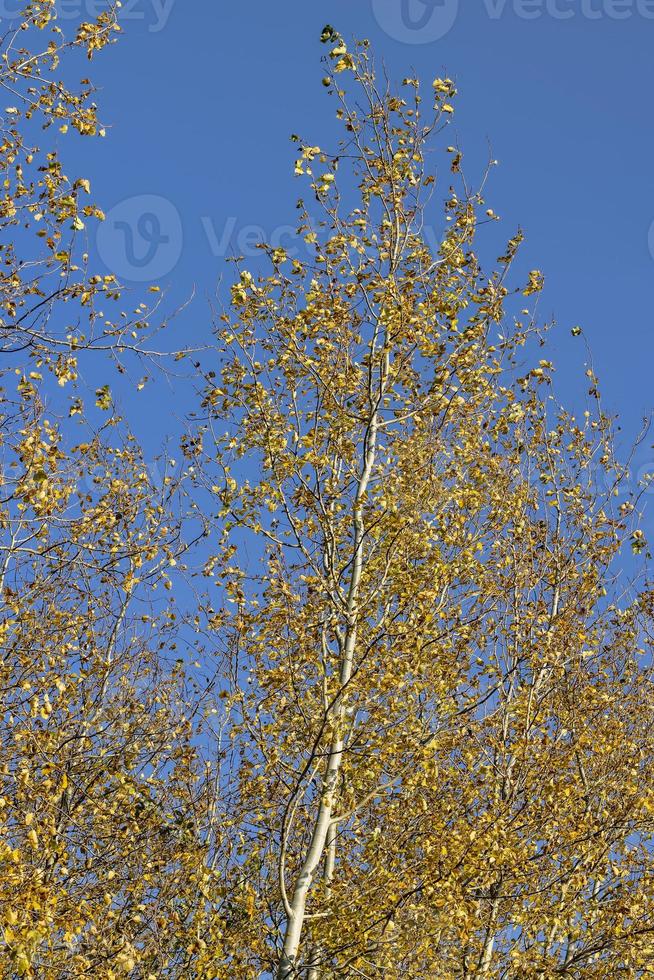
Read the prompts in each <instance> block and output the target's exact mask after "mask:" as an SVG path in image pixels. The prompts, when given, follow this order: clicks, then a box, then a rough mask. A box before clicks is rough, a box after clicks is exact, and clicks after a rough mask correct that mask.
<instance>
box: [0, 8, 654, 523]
mask: <svg viewBox="0 0 654 980" xmlns="http://www.w3.org/2000/svg"><path fill="white" fill-rule="evenodd" d="M61 2H62V15H64V14H65V13H66V11H70V12H74V11H76V10H82V11H85V10H86V11H87V12H90V13H92V11H93V7H94V0H61ZM12 3H14V4H15V5H17V4H18V0H0V4H2V5H4V8H5V10H7V9H10V8H11V4H12ZM325 22H329V23H331V24H333V25H334V26H335V27H336V28H337V29H338V30H339V31H340V32H341V33H342V34H343V35H344V36H345V37H346V39H349V38H352V37H368V38H369V39H370V40H371V42H372V45H373V48H374V50H375V52H376V55H377V57H378V59H380V60H383V61H384V62H385V64H386V67H387V69H388V72H389V74H390V75H391V77H393V78H396V79H398V80H399V79H401V78H402V77H403V76H404V75H406V74H407V73H408V72H410V71H412V70H415V71H416V72H417V74H418V76H419V77H421V78H422V79H423V80H424V82H425V83H427V84H429V83H430V82H431V80H432V78H434V76H435V75H440V74H443V73H444V72H445V73H447V74H449V75H450V77H452V78H454V79H456V82H457V86H458V89H459V96H458V100H457V113H456V116H455V119H454V122H453V124H452V133H451V135H448V136H447V142H451V141H454V139H457V140H458V141H459V142H460V144H461V146H462V148H463V150H464V152H465V168H466V175H467V177H468V178H469V179H470V180H471V181H472V182H474V180H475V179H476V178H477V177H478V176H479V175H480V174H481V172H482V169H483V166H484V163H485V161H486V159H487V156H488V144H489V142H490V145H491V146H492V152H493V156H494V157H496V158H497V159H498V160H499V162H500V166H499V167H498V168H496V169H495V170H494V171H493V175H492V180H491V183H490V187H489V191H488V194H487V201H488V204H489V206H492V207H493V208H494V209H495V211H496V212H497V213H498V214H500V215H501V216H502V218H503V222H502V225H501V226H500V227H501V229H502V232H503V234H504V235H505V236H506V238H508V237H510V235H511V234H513V232H514V230H515V228H516V226H517V225H518V224H520V225H521V226H522V227H523V229H524V231H525V233H526V243H525V246H524V261H525V263H526V268H528V269H529V268H540V269H542V271H543V272H544V273H545V276H546V291H545V293H544V295H543V297H542V299H541V304H540V311H541V314H542V317H543V319H546V320H549V319H554V320H556V322H557V327H556V329H555V330H554V331H553V333H552V334H551V335H550V346H551V354H548V356H551V358H552V359H553V360H554V361H555V363H556V365H557V367H558V390H557V394H559V395H560V396H561V397H562V398H563V399H564V400H566V401H567V402H569V403H572V404H574V405H575V406H576V405H578V404H579V401H578V398H577V397H576V394H575V392H578V391H579V390H581V391H582V393H583V383H584V378H583V362H584V357H585V350H584V346H583V342H580V341H579V340H575V339H574V338H572V337H571V334H570V328H571V327H572V326H575V325H577V324H579V325H581V326H582V327H583V329H584V333H585V335H586V337H587V339H588V341H589V344H590V346H591V348H592V351H593V355H594V362H595V369H596V371H597V373H598V374H599V376H600V379H601V387H602V391H603V396H604V407H605V409H606V410H609V411H611V412H613V411H619V412H620V414H621V415H622V418H623V421H624V431H625V434H626V435H625V442H624V445H625V446H626V444H627V435H629V436H631V435H633V434H634V433H635V432H636V431H637V429H638V428H639V423H640V420H641V419H642V417H643V416H644V415H646V414H648V413H649V412H650V411H651V410H652V408H653V407H654V404H653V403H654V398H653V396H652V385H651V383H650V374H651V371H652V363H653V357H652V355H653V353H654V336H653V333H652V312H651V305H652V302H651V297H652V291H653V289H652V287H653V286H654V258H653V255H652V252H654V230H653V231H652V232H651V235H650V227H651V226H652V222H654V127H652V124H651V108H650V102H651V98H650V96H649V95H648V93H651V92H652V91H654V59H653V58H652V49H653V46H654V0H475V2H474V3H473V2H472V0H459V2H458V3H457V0H424V2H423V0H349V2H345V0H336V2H332V3H330V4H317V3H307V2H306V0H290V2H289V0H285V2H281V3H276V4H273V3H270V2H263V0H250V2H240V3H232V4H227V3H223V2H219V0H212V2H210V0H125V3H124V6H123V13H122V26H123V36H122V38H121V40H120V41H119V43H118V45H116V46H115V47H114V48H113V49H112V50H109V51H108V52H104V53H103V54H102V55H101V56H100V57H99V58H97V59H96V60H95V61H94V63H93V68H92V71H93V77H94V80H96V82H97V83H98V84H99V86H100V87H101V89H102V91H101V93H100V95H99V102H100V104H101V107H102V117H103V119H104V121H105V122H106V123H107V125H108V135H107V139H106V140H105V141H102V142H101V143H100V142H99V141H97V142H94V143H92V142H91V141H78V142H77V144H76V146H75V149H74V153H75V154H76V155H77V157H76V160H75V162H76V164H77V163H78V164H79V171H80V173H82V172H83V173H84V174H85V175H87V176H90V177H91V178H92V181H93V186H94V198H95V199H96V200H97V201H98V203H100V204H101V205H102V206H103V207H104V209H105V211H107V212H108V213H109V214H110V217H111V218H112V224H111V225H110V226H109V225H108V226H107V228H105V229H103V232H102V236H104V237H101V238H100V240H98V243H97V245H98V248H99V254H100V257H101V259H102V260H103V261H104V262H105V264H107V265H108V266H110V267H112V269H113V270H114V271H116V272H118V274H119V275H122V276H123V277H127V278H129V277H130V276H131V277H132V278H135V279H140V280H141V281H142V282H145V283H147V282H149V281H150V280H152V279H155V280H156V281H157V282H160V283H161V284H162V285H168V286H169V288H170V293H169V298H170V301H171V303H173V302H174V301H176V300H179V299H182V298H184V297H185V296H187V295H188V294H189V293H190V292H191V289H192V288H193V287H195V289H196V291H197V298H196V299H195V301H194V303H193V304H192V306H191V307H190V308H189V309H187V310H186V311H185V313H184V314H183V315H182V317H180V320H179V322H178V325H177V328H176V329H177V330H178V331H183V333H184V339H185V340H186V339H188V340H189V341H190V342H196V341H197V342H199V343H202V342H206V341H207V339H208V337H209V317H208V310H207V305H206V302H205V299H206V297H208V296H210V295H211V294H213V293H214V291H215V288H216V284H217V282H218V279H219V277H220V276H221V275H222V276H224V277H225V279H226V280H227V281H229V276H230V275H231V269H230V267H229V266H225V262H224V255H225V254H228V253H229V252H230V251H236V252H239V253H243V252H246V253H247V251H248V249H251V247H252V243H253V240H255V239H256V237H257V228H259V229H262V231H263V233H265V234H266V235H267V236H269V237H270V236H273V235H275V234H276V235H278V236H279V237H280V239H282V240H283V238H284V236H285V235H286V234H287V226H289V225H291V224H292V223H293V221H294V220H295V213H296V212H295V203H296V200H297V197H298V196H299V194H300V193H301V190H300V186H299V185H298V183H297V182H296V180H295V179H294V178H293V176H292V163H293V159H294V146H293V144H292V143H291V142H290V141H289V136H290V134H291V133H293V132H295V133H299V134H301V135H302V136H303V137H305V138H306V139H307V140H309V141H311V142H312V143H313V142H317V143H321V144H322V145H329V142H330V136H331V135H332V134H334V133H335V129H334V122H333V105H332V103H331V101H330V100H329V98H328V97H327V95H326V93H325V90H324V89H323V88H322V86H321V84H320V79H321V77H322V75H323V74H324V71H323V69H322V67H321V65H320V57H321V55H322V53H323V51H324V49H323V48H322V46H321V45H320V43H319V35H320V31H321V29H322V27H323V25H324V24H325ZM69 152H70V151H69ZM113 209H115V210H113ZM434 223H435V226H436V227H440V215H439V214H438V213H437V211H436V209H435V213H434ZM112 229H113V231H112ZM648 236H649V238H648ZM649 239H651V243H652V244H651V249H650V244H649ZM130 241H131V243H132V246H133V255H134V256H135V257H136V258H135V260H134V261H132V259H131V258H130V253H129V252H127V251H126V248H128V247H129V243H130ZM497 254H499V253H497ZM135 288H136V289H137V295H138V292H139V291H140V290H142V286H139V285H138V283H135ZM222 288H226V287H225V286H223V287H222ZM178 336H179V334H178ZM171 397H172V396H171V391H170V389H165V390H164V389H162V390H160V391H158V390H157V389H155V388H151V389H149V394H148V396H147V398H148V400H147V401H143V402H142V403H141V404H142V406H143V411H142V413H141V415H140V418H139V424H140V425H141V427H142V430H143V432H145V434H146V436H148V434H150V435H152V436H153V437H155V438H156V437H157V436H158V435H159V434H160V433H161V431H162V422H161V420H162V414H161V407H162V406H161V405H160V404H159V402H160V401H161V400H163V399H166V400H167V403H168V401H169V400H170V399H171ZM181 410H182V409H181V406H180V411H181ZM652 443H654V434H652V436H651V437H650V438H648V439H647V441H646V443H645V445H644V446H643V447H641V449H640V450H639V451H638V452H637V454H636V458H635V470H636V471H637V472H645V471H647V470H648V468H649V469H652V470H654V449H652V448H651V445H652ZM650 499H651V500H652V503H654V497H651V498H650ZM652 520H653V518H652V516H651V515H650V516H649V520H647V519H646V523H648V524H649V523H650V522H651V521H652Z"/></svg>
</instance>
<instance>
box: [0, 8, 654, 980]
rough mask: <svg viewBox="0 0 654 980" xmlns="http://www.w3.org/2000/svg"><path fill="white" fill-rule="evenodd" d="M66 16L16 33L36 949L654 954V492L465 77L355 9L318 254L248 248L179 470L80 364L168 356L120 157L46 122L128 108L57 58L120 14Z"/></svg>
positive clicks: (122, 971) (14, 534)
mask: <svg viewBox="0 0 654 980" xmlns="http://www.w3.org/2000/svg"><path fill="white" fill-rule="evenodd" d="M53 14H54V0H48V2H41V3H35V4H31V5H29V6H28V7H27V8H26V10H25V13H24V24H23V25H21V27H20V28H19V29H18V30H16V31H15V32H13V33H9V34H7V35H6V36H5V38H4V41H3V61H2V66H1V68H0V71H1V72H2V75H3V81H4V83H5V89H10V90H11V91H12V93H13V95H14V99H15V103H16V104H15V106H13V107H11V109H8V110H5V112H6V113H8V115H7V116H6V118H5V121H4V124H3V142H2V146H1V150H0V152H1V153H2V163H3V171H4V173H5V185H4V187H5V196H4V199H3V203H2V211H1V212H0V221H1V222H2V225H3V230H7V232H8V233H9V236H8V237H9V241H10V242H11V244H7V245H3V246H2V250H3V251H2V258H3V266H2V268H3V271H2V274H1V275H2V278H1V279H0V303H1V305H2V311H3V313H2V320H1V321H0V329H1V337H0V342H1V343H2V347H3V353H2V357H3V358H4V363H3V369H4V376H3V380H4V388H3V390H2V414H3V425H2V429H1V433H2V435H1V437H2V500H1V502H0V522H1V524H2V545H1V548H0V567H1V569H2V590H3V591H2V599H3V611H2V616H1V618H0V636H1V637H2V660H1V661H0V685H1V689H2V697H3V712H4V715H3V725H2V728H1V729H0V781H1V786H0V925H1V926H2V928H3V930H4V933H3V945H2V947H1V948H0V964H1V966H2V973H1V975H2V976H6V977H8V978H9V977H14V976H21V977H28V978H38V977H41V976H48V977H62V978H63V977H89V976H93V977H103V978H118V977H130V978H133V980H137V978H138V980H146V978H147V980H153V978H157V980H158V978H162V980H163V978H179V980H182V978H188V977H199V978H207V980H209V978H215V980H219V978H225V980H227V978H243V980H249V978H251V980H255V978H266V977H268V978H275V980H289V978H303V980H328V978H353V980H354V978H362V977H363V978H370V980H373V978H375V980H376V978H379V980H381V978H384V980H392V978H395V977H397V978H398V980H399V978H400V977H402V978H405V977H410V978H415V980H422V978H426V977H430V976H436V977H439V978H443V980H449V978H451V980H455V978H456V980H464V978H470V980H472V978H516V980H517V978H534V980H546V978H554V977H559V976H561V977H566V976H567V977H588V978H598V980H599V978H606V980H608V978H614V977H616V976H630V977H641V976H642V977H644V976H647V975H649V974H650V972H651V963H652V960H653V959H654V932H653V930H652V913H653V909H652V887H651V880H652V879H651V875H652V840H651V838H652V832H653V830H654V782H653V779H652V776H653V768H654V753H653V745H652V723H653V721H654V715H653V708H652V705H653V703H654V701H653V699H652V678H651V654H652V649H651V647H652V615H653V613H654V590H652V586H651V583H650V582H649V579H648V576H647V566H646V564H643V560H645V559H646V558H647V543H646V541H645V539H644V536H643V533H642V531H641V530H640V529H639V527H638V510H639V507H638V503H639V496H638V492H633V491H632V492H631V494H630V493H629V492H628V490H627V488H626V486H625V483H626V473H627V469H626V466H625V465H623V464H621V463H620V462H619V461H618V460H617V459H616V454H615V451H614V436H613V420H612V419H611V418H609V417H608V416H607V415H606V414H605V413H604V412H603V410H602V405H601V400H600V397H599V390H598V383H597V379H596V378H595V376H594V373H593V372H592V370H591V369H589V371H588V379H587V380H588V381H589V383H590V391H589V393H588V396H587V402H588V407H587V409H586V411H584V412H583V413H580V417H577V416H576V415H575V414H573V413H572V412H569V411H566V410H565V409H564V408H562V407H560V406H559V405H558V404H557V402H556V401H555V400H554V398H553V397H552V394H551V391H552V386H551V385H552V376H553V371H554V367H553V364H552V363H551V361H550V360H549V359H548V358H547V340H546V335H545V332H544V329H543V326H542V325H541V324H540V323H539V321H538V318H537V310H536V304H537V300H538V295H539V293H540V292H541V290H542V288H543V283H544V279H543V275H542V273H541V272H540V271H539V270H534V271H532V272H531V273H530V274H529V275H528V276H526V277H525V280H524V281H519V279H518V275H517V273H516V271H515V270H516V262H515V259H516V256H517V255H518V253H519V249H520V246H521V242H522V234H521V232H520V231H519V230H518V231H516V232H515V234H513V236H512V237H511V238H510V240H509V241H508V243H507V244H506V246H505V248H504V250H503V254H502V255H501V256H500V257H499V258H497V260H496V262H494V263H490V264H489V263H488V261H487V260H486V259H484V260H482V258H481V257H480V256H479V247H478V246H477V242H478V240H479V238H480V236H481V235H482V234H483V231H481V232H480V228H481V227H482V226H484V225H489V226H491V227H493V228H494V227H495V223H496V221H497V217H496V215H495V213H494V211H493V210H492V209H491V208H489V207H488V206H487V204H486V201H485V197H484V195H485V185H486V180H487V177H488V174H485V175H484V177H483V179H482V180H481V181H480V182H479V186H478V187H475V188H472V187H471V186H470V184H469V183H468V181H467V179H466V177H465V176H464V172H463V155H462V151H461V150H460V149H459V147H458V146H448V145H447V132H446V130H447V124H448V120H449V118H450V116H451V115H452V113H453V112H454V102H455V98H456V88H455V84H454V82H453V81H452V80H451V79H449V78H436V79H435V80H434V81H433V83H432V84H431V85H430V86H429V87H428V94H427V95H425V94H424V91H423V89H421V87H420V85H419V82H418V80H417V79H416V78H410V77H409V78H405V79H404V80H403V81H402V84H401V85H398V86H396V85H393V84H392V83H390V82H389V81H388V80H387V79H386V78H385V77H383V76H382V77H380V76H379V75H376V74H375V70H374V65H373V61H372V58H371V55H370V52H369V48H368V45H367V44H366V43H365V42H356V43H353V44H352V45H350V44H348V43H346V41H345V40H344V39H343V38H342V37H341V36H340V35H339V34H338V32H337V31H336V30H335V29H334V28H332V27H330V26H327V27H325V29H324V31H323V35H322V40H323V42H324V44H325V45H326V54H325V56H324V59H323V60H324V64H325V77H324V79H323V84H324V88H325V90H326V93H327V94H328V97H329V99H330V104H331V105H332V106H333V107H334V108H335V111H336V115H337V118H338V120H339V122H340V124H341V126H342V132H343V136H342V140H341V142H340V143H339V144H338V146H336V147H334V148H331V149H329V150H328V149H324V148H321V147H319V146H316V145H313V143H312V142H305V141H304V140H303V139H302V138H301V137H294V139H295V142H296V145H297V160H296V164H295V174H296V176H297V177H298V179H300V180H301V181H302V182H303V183H304V186H305V187H306V193H305V194H304V198H303V199H302V200H301V201H300V202H299V205H298V214H299V218H298V233H299V234H300V235H301V236H302V237H303V238H304V240H305V242H306V244H307V255H306V257H305V258H298V257H292V256H290V255H288V254H287V253H286V252H285V251H284V250H283V249H282V248H278V247H273V246H270V247H269V246H265V245H264V246H263V247H262V263H265V265H266V268H265V269H264V268H263V265H262V263H256V264H255V267H253V268H252V269H250V270H249V269H247V268H246V267H245V265H244V264H243V262H242V260H240V259H238V258H237V259H236V260H235V276H234V281H233V285H232V286H231V294H230V295H229V296H228V297H226V300H225V304H224V308H221V310H220V311H219V312H218V313H217V315H216V317H215V323H214V334H213V343H212V345H211V349H209V350H207V351H205V352H204V353H203V355H202V357H201V358H200V359H199V360H197V361H195V360H194V361H193V363H194V364H195V367H194V368H193V371H194V372H195V377H196V380H197V383H198V387H200V388H201V389H202V391H201V395H200V398H199V399H198V402H197V403H195V404H194V403H192V402H190V403H189V405H188V409H187V416H188V419H187V421H188V427H187V431H186V432H185V433H184V435H183V438H182V440H181V446H180V455H181V457H182V459H183V460H184V465H183V466H182V467H181V469H180V468H179V467H174V466H172V465H171V461H170V460H169V459H162V460H160V465H159V472H160V474H161V479H160V480H159V481H156V480H154V479H153V477H152V474H151V473H150V472H149V470H148V467H147V466H146V465H145V462H144V459H145V457H144V451H143V448H142V447H140V446H139V445H138V443H137V440H136V439H135V437H134V435H133V434H132V432H131V430H130V427H129V418H128V419H127V420H124V419H122V418H120V416H119V414H118V409H117V407H116V405H115V404H114V402H113V399H112V396H111V389H110V385H106V386H104V387H102V388H99V389H98V390H96V392H95V402H96V406H97V407H99V408H100V409H101V410H102V411H103V412H106V422H105V424H103V425H101V426H94V425H93V424H92V422H91V420H90V418H87V406H86V402H85V397H84V393H83V389H82V388H81V387H79V389H78V380H79V378H80V377H81V376H82V374H83V364H81V363H80V362H81V360H82V361H83V359H84V358H88V357H94V358H101V359H104V360H105V361H106V363H107V370H108V371H109V370H115V369H116V368H117V369H118V370H119V371H121V370H124V364H125V363H126V362H128V361H129V360H130V359H136V361H138V362H141V361H142V360H143V359H144V358H146V359H147V358H156V353H153V350H152V349H151V348H152V347H153V344H154V345H156V330H153V329H152V327H151V326H150V324H151V323H152V322H153V321H154V322H155V325H156V324H157V323H158V322H161V321H163V322H165V316H164V313H163V311H162V308H161V305H160V300H159V298H158V297H157V298H156V299H155V301H154V307H152V305H151V304H148V303H146V302H143V303H141V304H139V305H138V306H137V307H136V311H135V312H134V311H132V312H129V311H127V310H125V309H122V308H121V307H124V305H125V303H124V298H123V294H122V288H121V285H120V283H118V282H117V281H116V279H115V278H114V277H113V276H111V275H106V274H104V273H95V272H93V271H92V269H91V268H90V266H91V264H92V263H91V260H90V259H89V256H88V255H87V254H86V251H84V248H83V245H82V243H83V241H84V229H85V226H86V224H87V223H88V222H94V221H98V220H99V221H101V220H102V219H103V214H102V211H101V209H100V208H99V207H97V206H96V205H94V204H92V203H88V202H89V201H90V200H91V198H90V190H91V185H90V182H89V180H88V179H86V178H84V177H79V178H76V179H69V178H68V177H67V176H66V175H65V173H64V168H63V165H62V164H61V162H60V161H59V158H58V157H57V155H56V154H55V153H54V151H53V150H52V149H51V148H50V147H49V146H47V145H45V146H44V148H43V149H42V150H39V149H38V148H37V147H35V146H33V145H32V144H33V136H34V133H35V127H34V125H33V123H34V121H35V120H38V121H39V122H41V123H42V125H43V127H44V128H45V132H46V134H47V132H48V130H49V129H50V128H51V127H52V126H57V127H59V129H60V130H64V131H65V130H66V129H67V128H72V129H73V130H77V132H78V133H79V134H81V135H83V136H87V137H95V136H101V134H102V126H101V124H100V122H99V121H98V118H97V110H96V107H95V105H94V104H93V103H92V102H91V97H92V88H91V85H90V82H88V81H86V80H85V81H84V82H83V83H82V84H81V86H80V88H79V89H78V90H74V91H73V90H71V89H70V88H69V87H68V85H67V84H65V83H64V81H63V78H64V75H63V74H61V73H60V72H59V62H60V59H62V58H64V57H65V56H66V55H67V54H68V52H69V51H70V49H74V48H76V47H77V48H81V49H83V50H86V51H87V53H88V55H89V57H91V56H92V55H93V54H94V52H95V51H96V50H99V49H100V48H102V47H103V46H104V45H105V44H106V43H107V42H108V41H109V40H110V39H111V37H112V34H113V32H114V30H115V28H116V18H115V10H113V9H112V8H111V6H109V7H108V9H107V11H106V12H104V13H103V14H101V15H100V16H99V17H98V19H97V21H96V22H94V23H82V24H80V25H79V26H78V28H77V30H76V33H75V34H74V35H73V36H72V37H71V38H68V39H67V38H65V37H64V35H63V34H62V33H61V31H60V29H59V27H58V25H57V21H56V19H54V18H53ZM44 38H45V41H44V40H43V39H44ZM30 45H31V46H30ZM421 93H422V94H421ZM46 140H47V135H46ZM434 146H436V147H437V148H440V150H441V151H442V152H444V153H445V154H446V155H447V158H448V160H449V175H448V178H447V180H443V179H442V177H439V178H438V179H436V177H435V175H434V173H433V169H432V168H431V167H430V165H429V160H430V159H431V156H430V154H431V153H432V147H434ZM489 170H490V164H489ZM440 203H442V204H443V208H444V214H443V222H442V228H443V231H442V235H441V236H440V238H439V240H438V242H437V244H436V245H434V243H433V241H431V240H430V237H429V236H428V235H427V234H426V225H427V224H428V223H429V222H430V221H432V220H433V218H432V215H433V213H434V211H435V210H436V208H437V207H438V206H440ZM155 291H156V290H155ZM150 299H152V297H150ZM109 308H111V309H116V310H119V311H120V312H119V313H118V315H115V316H109V317H108V316H107V309H109ZM73 321H76V323H77V325H76V326H75V327H74V328H73V327H71V326H70V324H71V322H73ZM114 321H115V322H114ZM146 338H147V344H146V343H145V341H146ZM153 338H154V339H153ZM183 354H184V351H181V352H179V355H178V356H179V357H181V356H182V355H183ZM69 391H72V392H73V394H70V395H69ZM578 414H579V413H578ZM80 432H83V433H84V437H83V438H82V439H81V440H80V437H79V433H80ZM625 551H626V552H627V553H629V552H634V554H635V555H636V561H637V563H638V564H637V565H636V566H635V568H634V569H632V568H631V567H629V568H628V569H627V571H628V574H629V575H630V578H629V581H628V582H627V581H626V579H627V571H625V566H626V565H629V562H627V561H626V559H625V557H624V556H625Z"/></svg>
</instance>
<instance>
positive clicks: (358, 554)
mask: <svg viewBox="0 0 654 980" xmlns="http://www.w3.org/2000/svg"><path fill="white" fill-rule="evenodd" d="M376 340H377V332H376V331H375V336H374V337H373V339H372V341H371V355H372V353H373V352H374V348H375V344H376ZM371 361H372V356H371ZM387 375H388V352H387V351H385V352H384V354H383V355H382V361H381V364H380V371H379V384H378V388H377V390H376V391H374V390H373V382H374V378H373V375H372V370H371V376H370V379H369V397H370V407H371V412H370V417H369V420H368V427H367V431H366V435H365V439H364V451H363V469H362V472H361V476H360V478H359V483H358V486H357V491H356V496H355V499H354V505H353V526H354V538H353V547H352V553H353V562H352V572H351V576H350V584H349V589H348V597H347V629H346V633H345V640H344V643H343V651H342V657H341V668H340V676H339V685H340V693H339V695H338V697H337V698H336V701H335V703H334V708H333V710H334V712H335V715H336V723H335V735H334V737H333V739H332V743H331V746H330V751H329V758H328V763H327V771H326V774H325V776H324V778H323V780H322V786H321V794H320V806H319V808H318V813H317V816H316V822H315V825H314V829H313V834H312V836H311V842H310V844H309V848H308V851H307V853H306V856H305V858H304V861H303V863H302V867H301V868H300V872H299V874H298V877H297V881H296V883H295V888H294V890H293V897H292V899H291V903H290V914H289V915H288V917H287V921H286V931H285V935H284V946H283V950H282V957H281V962H280V966H279V971H278V974H277V976H278V980H290V978H292V977H297V976H298V973H297V956H298V950H299V948H300V940H301V936H302V930H303V927H304V922H305V918H306V905H307V898H308V894H309V890H310V888H311V885H312V884H313V881H314V879H315V875H316V872H317V870H318V867H319V865H320V862H321V860H322V858H323V856H324V854H325V849H326V848H327V842H328V839H329V836H330V830H331V828H332V826H333V818H334V813H333V809H334V801H335V795H336V788H337V782H338V775H339V772H340V770H341V766H342V762H343V751H344V747H345V742H344V735H343V733H344V727H345V721H346V716H345V703H344V694H343V692H345V691H346V688H347V685H348V684H349V682H350V678H351V676H352V664H353V661H354V652H355V649H356V643H357V625H358V600H359V589H360V585H361V575H362V571H363V543H364V537H365V525H364V517H363V507H364V501H365V496H366V493H367V490H368V485H369V483H370V477H371V474H372V470H373V467H374V464H375V456H376V451H377V437H378V427H379V419H378V409H379V405H380V403H381V399H382V397H383V393H384V390H385V385H386V379H387ZM329 873H330V875H332V876H333V857H332V859H331V868H330V871H329Z"/></svg>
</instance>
